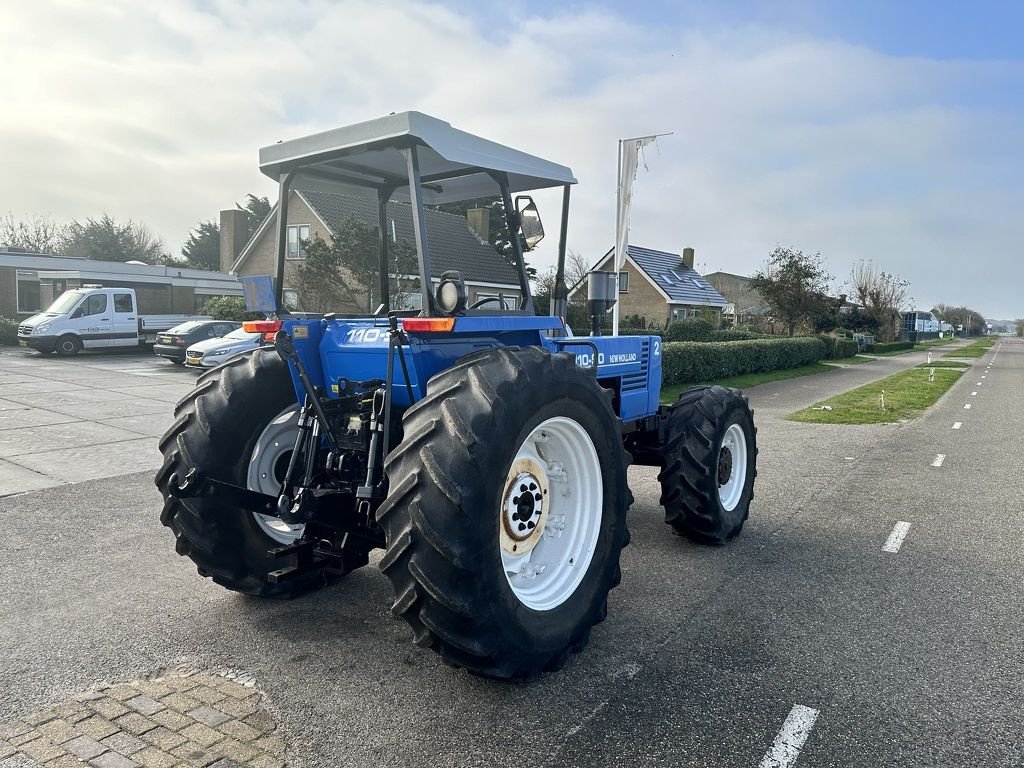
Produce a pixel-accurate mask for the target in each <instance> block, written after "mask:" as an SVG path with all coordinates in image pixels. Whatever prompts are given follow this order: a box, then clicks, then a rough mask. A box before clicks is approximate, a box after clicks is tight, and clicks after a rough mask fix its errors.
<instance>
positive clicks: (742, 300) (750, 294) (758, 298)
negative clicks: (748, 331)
mask: <svg viewBox="0 0 1024 768" xmlns="http://www.w3.org/2000/svg"><path fill="white" fill-rule="evenodd" d="M704 279H705V280H707V281H708V283H710V284H711V285H712V286H714V288H715V290H716V291H718V292H719V293H720V294H722V296H723V297H724V298H725V300H726V302H727V304H726V306H725V312H724V316H725V319H726V320H727V321H729V322H732V323H744V324H746V323H751V322H754V321H756V320H757V318H760V317H763V316H764V315H766V314H767V313H768V305H767V302H766V301H765V300H764V297H763V296H762V295H761V294H760V293H758V292H757V291H755V290H754V289H753V288H751V287H750V284H751V282H752V278H749V277H746V276H744V275H734V274H732V273H730V272H709V273H708V274H706V275H704Z"/></svg>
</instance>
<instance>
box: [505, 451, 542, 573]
mask: <svg viewBox="0 0 1024 768" xmlns="http://www.w3.org/2000/svg"><path fill="white" fill-rule="evenodd" d="M547 493H548V481H547V474H546V473H545V471H544V469H543V468H542V467H541V466H540V464H538V463H537V462H536V461H534V460H533V459H530V458H519V459H517V460H516V462H515V464H514V465H513V467H512V471H510V472H509V479H508V481H507V482H506V484H505V491H504V493H503V495H502V515H501V547H502V549H504V550H505V551H506V552H508V553H510V554H515V555H521V554H523V553H525V552H528V551H529V550H531V549H532V548H533V547H534V546H536V544H537V542H538V541H539V540H540V536H541V534H542V533H543V531H544V522H545V521H546V519H547V514H546V513H547V504H546V496H547Z"/></svg>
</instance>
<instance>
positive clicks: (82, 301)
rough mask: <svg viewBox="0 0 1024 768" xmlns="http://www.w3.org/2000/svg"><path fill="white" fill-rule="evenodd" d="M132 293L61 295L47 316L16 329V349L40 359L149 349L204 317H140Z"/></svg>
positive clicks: (87, 289) (88, 290)
mask: <svg viewBox="0 0 1024 768" xmlns="http://www.w3.org/2000/svg"><path fill="white" fill-rule="evenodd" d="M138 310H139V301H138V297H136V295H135V291H134V290H133V289H131V288H103V287H102V286H98V285H87V286H83V287H81V288H74V289H72V290H69V291H65V292H64V293H63V294H61V296H60V297H59V298H58V299H57V300H56V301H54V302H53V304H51V305H50V306H49V308H47V309H46V310H45V311H43V312H40V313H39V314H38V315H33V316H32V317H30V318H29V319H28V320H26V321H24V322H23V323H21V325H19V326H18V344H19V345H20V346H22V347H29V348H30V349H34V350H37V351H39V352H42V353H43V354H50V353H52V352H56V353H57V354H58V355H64V356H70V355H77V354H78V353H79V352H81V351H82V350H83V349H112V348H117V347H137V346H140V345H142V344H153V343H154V342H155V341H156V335H157V334H158V333H160V332H161V331H166V330H168V329H169V328H173V327H174V326H176V325H180V324H181V323H184V322H186V321H187V320H211V319H212V318H210V317H209V316H205V315H143V314H140V313H139V311H138Z"/></svg>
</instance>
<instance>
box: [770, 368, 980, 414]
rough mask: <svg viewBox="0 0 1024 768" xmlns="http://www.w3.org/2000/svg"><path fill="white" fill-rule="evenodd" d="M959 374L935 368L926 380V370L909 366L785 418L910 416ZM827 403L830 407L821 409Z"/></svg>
mask: <svg viewBox="0 0 1024 768" xmlns="http://www.w3.org/2000/svg"><path fill="white" fill-rule="evenodd" d="M962 375H963V371H958V370H953V369H952V368H938V369H936V371H935V381H929V380H928V377H929V371H926V370H922V369H920V368H911V369H909V370H906V371H901V372H900V373H894V374H893V375H892V376H886V377H885V378H884V379H879V380H878V381H874V382H872V383H871V384H865V385H864V386H863V387H857V388H856V389H852V390H850V391H849V392H844V393H843V394H841V395H836V396H835V397H830V398H829V399H827V400H822V401H820V402H817V403H815V404H814V405H812V406H811V407H810V408H804V409H803V410H802V411H797V412H796V413H791V414H790V415H789V416H787V417H786V418H787V419H789V420H791V421H803V422H808V423H812V424H887V423H892V422H898V421H904V420H908V419H913V418H916V417H917V416H920V415H921V414H922V413H923V412H924V411H925V409H926V408H928V407H929V406H931V405H932V404H933V403H934V402H935V401H936V400H938V399H939V398H940V397H941V396H942V394H943V393H944V392H945V391H946V390H948V389H949V388H950V387H951V386H953V384H954V383H955V382H956V380H957V379H959V378H960V377H961V376H962ZM883 392H884V408H883ZM826 406H827V407H828V408H829V409H830V410H824V409H823V407H826Z"/></svg>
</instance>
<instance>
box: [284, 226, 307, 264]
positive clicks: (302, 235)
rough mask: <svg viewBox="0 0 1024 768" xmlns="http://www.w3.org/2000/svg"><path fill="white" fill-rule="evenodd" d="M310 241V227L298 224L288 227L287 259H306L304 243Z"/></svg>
mask: <svg viewBox="0 0 1024 768" xmlns="http://www.w3.org/2000/svg"><path fill="white" fill-rule="evenodd" d="M303 240H309V225H308V224H298V225H296V226H291V227H288V247H287V249H286V250H285V254H284V256H285V258H286V259H304V258H306V252H305V251H304V250H303V248H302V241H303Z"/></svg>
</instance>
